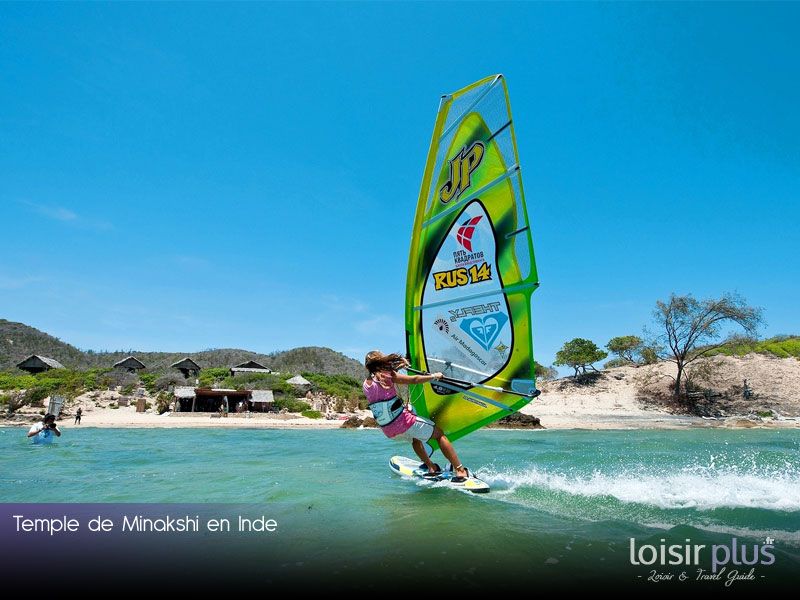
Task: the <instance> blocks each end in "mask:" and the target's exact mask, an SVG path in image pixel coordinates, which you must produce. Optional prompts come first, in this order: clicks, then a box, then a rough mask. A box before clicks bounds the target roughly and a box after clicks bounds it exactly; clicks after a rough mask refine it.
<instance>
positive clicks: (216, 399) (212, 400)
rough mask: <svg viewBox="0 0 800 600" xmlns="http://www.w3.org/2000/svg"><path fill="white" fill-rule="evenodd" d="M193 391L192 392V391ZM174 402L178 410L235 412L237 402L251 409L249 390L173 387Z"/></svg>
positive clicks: (251, 393)
mask: <svg viewBox="0 0 800 600" xmlns="http://www.w3.org/2000/svg"><path fill="white" fill-rule="evenodd" d="M192 392H193V393H192ZM174 394H175V403H176V404H177V411H178V412H212V413H213V412H218V411H219V412H224V413H226V414H227V413H228V412H235V411H236V406H237V405H238V404H239V402H244V403H245V404H247V410H251V408H252V405H251V404H250V399H251V398H252V397H253V392H251V391H250V390H215V389H210V388H185V387H176V388H175V392H174Z"/></svg>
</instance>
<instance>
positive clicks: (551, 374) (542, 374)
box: [533, 361, 558, 381]
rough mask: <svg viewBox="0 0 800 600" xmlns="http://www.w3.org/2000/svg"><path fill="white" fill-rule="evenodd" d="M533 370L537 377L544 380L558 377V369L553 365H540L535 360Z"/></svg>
mask: <svg viewBox="0 0 800 600" xmlns="http://www.w3.org/2000/svg"><path fill="white" fill-rule="evenodd" d="M533 372H534V374H535V375H536V379H541V380H542V381H548V380H550V379H557V378H558V371H556V370H555V369H554V368H552V367H545V366H544V365H540V364H539V363H538V362H536V361H533Z"/></svg>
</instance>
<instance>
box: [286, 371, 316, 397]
mask: <svg viewBox="0 0 800 600" xmlns="http://www.w3.org/2000/svg"><path fill="white" fill-rule="evenodd" d="M286 383H288V384H289V385H291V386H292V387H294V388H295V389H296V390H298V391H301V392H303V393H305V392H307V391H308V390H310V389H311V382H310V381H309V380H308V379H306V378H305V377H303V376H302V375H295V376H294V377H291V378H289V379H287V380H286Z"/></svg>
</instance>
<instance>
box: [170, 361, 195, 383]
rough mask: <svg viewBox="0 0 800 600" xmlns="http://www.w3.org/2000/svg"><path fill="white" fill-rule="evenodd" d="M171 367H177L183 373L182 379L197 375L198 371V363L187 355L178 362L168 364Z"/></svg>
mask: <svg viewBox="0 0 800 600" xmlns="http://www.w3.org/2000/svg"><path fill="white" fill-rule="evenodd" d="M170 367H172V368H173V369H178V371H180V372H181V373H182V374H183V377H184V379H189V377H197V374H198V373H200V365H198V364H197V363H196V362H194V361H193V360H192V359H191V358H189V357H188V356H187V357H186V358H182V359H181V360H179V361H178V362H174V363H172V364H171V365H170Z"/></svg>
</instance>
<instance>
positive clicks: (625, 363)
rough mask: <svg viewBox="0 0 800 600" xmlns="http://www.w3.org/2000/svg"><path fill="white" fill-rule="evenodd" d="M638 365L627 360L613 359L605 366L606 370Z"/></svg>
mask: <svg viewBox="0 0 800 600" xmlns="http://www.w3.org/2000/svg"><path fill="white" fill-rule="evenodd" d="M635 364H636V363H632V362H631V361H629V360H628V359H627V358H612V359H611V360H609V361H606V362H605V363H604V364H603V368H604V369H613V368H614V367H629V366H631V365H635Z"/></svg>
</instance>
